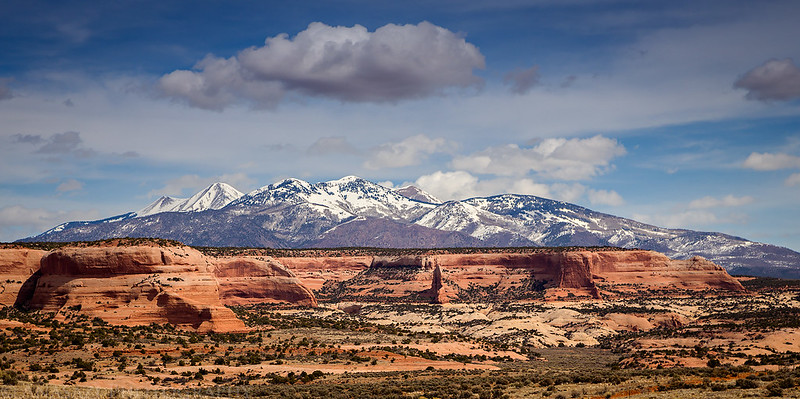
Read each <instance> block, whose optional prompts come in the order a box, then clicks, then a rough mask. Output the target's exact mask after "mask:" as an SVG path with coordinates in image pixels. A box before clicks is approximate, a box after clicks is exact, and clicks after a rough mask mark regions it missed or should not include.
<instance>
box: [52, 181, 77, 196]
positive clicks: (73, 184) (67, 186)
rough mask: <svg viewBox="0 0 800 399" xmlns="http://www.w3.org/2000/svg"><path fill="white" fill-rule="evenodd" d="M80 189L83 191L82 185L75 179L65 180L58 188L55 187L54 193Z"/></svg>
mask: <svg viewBox="0 0 800 399" xmlns="http://www.w3.org/2000/svg"><path fill="white" fill-rule="evenodd" d="M81 189H83V183H81V182H79V181H77V180H75V179H69V180H66V181H64V182H63V183H61V184H59V185H58V187H56V191H58V192H62V193H63V192H67V191H77V190H81Z"/></svg>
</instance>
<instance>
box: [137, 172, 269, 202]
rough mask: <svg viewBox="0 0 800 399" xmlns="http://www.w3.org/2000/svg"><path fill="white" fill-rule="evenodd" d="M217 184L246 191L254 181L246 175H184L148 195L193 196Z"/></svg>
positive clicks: (168, 181) (167, 182)
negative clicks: (225, 184) (228, 185)
mask: <svg viewBox="0 0 800 399" xmlns="http://www.w3.org/2000/svg"><path fill="white" fill-rule="evenodd" d="M217 182H222V183H227V184H230V185H231V186H233V187H235V188H236V189H237V190H240V191H241V190H242V189H246V187H249V186H251V185H252V184H253V182H254V181H253V179H251V178H250V177H248V176H247V175H245V174H244V173H233V174H224V175H219V176H211V177H200V176H198V175H183V176H180V177H177V178H175V179H170V180H167V181H166V182H165V183H164V187H161V188H158V189H155V190H151V191H150V192H149V193H147V195H148V196H149V197H155V196H161V195H167V196H177V197H180V196H182V195H193V194H195V193H196V192H198V191H200V190H202V189H204V188H206V187H208V186H210V185H212V184H214V183H217Z"/></svg>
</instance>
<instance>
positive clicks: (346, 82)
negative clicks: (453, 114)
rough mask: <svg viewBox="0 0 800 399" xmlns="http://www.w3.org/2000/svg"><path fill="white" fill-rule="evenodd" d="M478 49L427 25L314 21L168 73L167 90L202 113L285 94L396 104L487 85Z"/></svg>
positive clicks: (270, 101) (163, 83) (163, 85)
mask: <svg viewBox="0 0 800 399" xmlns="http://www.w3.org/2000/svg"><path fill="white" fill-rule="evenodd" d="M484 67H485V62H484V57H483V55H482V54H481V53H480V51H478V49H477V47H475V46H474V45H472V44H470V43H467V42H466V41H465V40H464V38H462V37H460V36H458V35H457V34H455V33H453V32H451V31H449V30H447V29H444V28H441V27H438V26H436V25H433V24H431V23H429V22H421V23H419V24H417V25H394V24H388V25H385V26H383V27H380V28H378V29H376V30H375V31H374V32H369V31H368V30H367V29H366V28H365V27H363V26H361V25H355V26H353V27H343V26H328V25H325V24H323V23H320V22H313V23H311V24H310V25H309V26H308V28H307V29H306V30H304V31H302V32H300V33H298V34H297V35H296V36H295V37H292V38H290V37H289V36H288V35H287V34H280V35H278V36H274V37H269V38H267V39H266V41H265V45H264V46H263V47H250V48H248V49H245V50H242V51H241V52H239V54H237V55H236V56H234V57H230V58H227V59H226V58H219V57H215V56H211V55H209V56H207V57H206V58H205V59H203V60H202V61H200V62H199V63H198V64H197V65H195V67H194V70H192V71H189V70H177V71H174V72H172V73H169V74H167V75H164V76H163V77H162V78H161V80H160V82H159V88H160V90H161V92H162V93H163V94H164V95H165V96H167V97H171V98H174V99H178V100H183V101H186V102H188V103H189V105H191V106H193V107H198V108H204V109H212V110H221V109H224V108H225V107H227V106H229V105H231V104H233V103H236V102H240V101H245V102H251V103H254V104H255V105H257V106H262V107H270V106H274V105H276V104H277V103H278V102H280V101H281V99H282V98H283V97H284V95H285V94H286V92H294V93H300V94H306V95H313V96H322V97H328V98H334V99H338V100H341V101H352V102H395V101H398V100H403V99H410V98H419V97H426V96H429V95H432V94H436V93H440V92H442V90H445V89H447V88H452V87H462V88H465V87H471V86H476V85H480V84H482V80H481V79H480V78H479V77H477V76H475V75H474V74H473V70H474V69H483V68H484Z"/></svg>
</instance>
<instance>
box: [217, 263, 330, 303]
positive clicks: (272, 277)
mask: <svg viewBox="0 0 800 399" xmlns="http://www.w3.org/2000/svg"><path fill="white" fill-rule="evenodd" d="M213 262H214V275H215V276H216V277H217V280H218V281H219V285H220V298H221V300H222V303H223V304H225V305H248V304H253V303H264V302H288V303H293V304H296V305H303V306H317V299H316V298H315V297H314V294H313V293H312V292H311V291H310V290H309V289H308V288H306V287H305V286H303V285H302V284H301V283H300V280H298V279H297V277H295V275H294V273H292V272H291V271H290V270H289V269H287V268H286V267H285V266H283V265H281V264H280V263H278V262H277V261H276V260H274V259H271V258H266V259H258V258H253V257H229V258H217V259H214V260H213Z"/></svg>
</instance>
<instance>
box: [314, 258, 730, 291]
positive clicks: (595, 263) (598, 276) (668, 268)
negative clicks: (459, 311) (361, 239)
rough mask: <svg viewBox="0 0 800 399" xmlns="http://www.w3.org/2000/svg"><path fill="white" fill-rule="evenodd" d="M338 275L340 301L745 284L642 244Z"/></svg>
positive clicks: (394, 262)
mask: <svg viewBox="0 0 800 399" xmlns="http://www.w3.org/2000/svg"><path fill="white" fill-rule="evenodd" d="M306 270H308V266H307V267H306ZM348 272H350V273H352V272H353V270H348ZM331 278H332V280H333V281H335V282H336V284H329V285H327V286H326V287H327V288H328V289H323V290H321V295H322V296H324V297H325V298H326V299H340V300H381V298H384V299H386V300H392V301H397V300H406V301H424V300H430V301H433V302H437V303H445V302H450V301H454V300H459V301H470V302H476V301H496V300H503V301H506V300H527V299H554V300H555V299H559V298H581V297H583V298H591V299H602V298H604V297H605V296H609V297H615V296H631V295H633V296H636V295H650V294H655V293H658V294H664V295H683V294H686V293H687V292H697V291H707V290H708V291H714V290H718V291H725V292H731V291H732V292H743V291H745V290H744V288H743V287H742V286H741V284H740V283H739V282H738V281H737V280H736V279H734V278H732V277H731V276H730V275H728V274H727V272H725V270H724V269H723V268H721V267H720V266H717V265H715V264H713V263H711V262H709V261H707V260H705V259H702V258H699V257H696V258H692V259H688V260H672V259H669V258H668V257H666V256H664V255H662V254H659V253H657V252H653V251H641V250H625V251H617V250H606V249H598V250H573V251H568V250H565V251H547V250H542V251H538V252H537V251H532V252H530V253H511V252H506V253H503V252H498V253H490V252H489V251H487V252H486V253H469V254H452V253H450V254H447V253H445V254H441V253H440V254H428V255H419V256H413V257H409V256H405V257H394V258H392V257H379V256H376V257H374V259H373V261H372V262H371V263H370V266H369V267H362V269H361V271H360V272H359V273H358V274H357V275H356V276H352V277H349V276H341V275H338V276H332V277H331Z"/></svg>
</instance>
